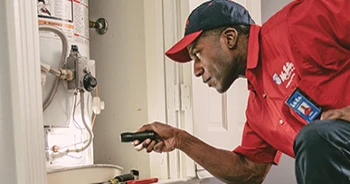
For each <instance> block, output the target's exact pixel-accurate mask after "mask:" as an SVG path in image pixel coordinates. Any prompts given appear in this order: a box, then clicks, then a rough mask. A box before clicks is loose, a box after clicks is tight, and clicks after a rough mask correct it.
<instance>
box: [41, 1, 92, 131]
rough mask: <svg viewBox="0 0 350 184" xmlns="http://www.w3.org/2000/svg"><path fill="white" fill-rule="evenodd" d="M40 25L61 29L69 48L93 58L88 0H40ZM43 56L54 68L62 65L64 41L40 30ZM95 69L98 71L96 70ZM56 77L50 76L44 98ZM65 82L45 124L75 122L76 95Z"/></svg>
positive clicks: (55, 124) (47, 111)
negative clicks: (74, 103)
mask: <svg viewBox="0 0 350 184" xmlns="http://www.w3.org/2000/svg"><path fill="white" fill-rule="evenodd" d="M37 3H38V8H37V11H38V23H39V25H51V26H54V27H56V28H58V29H60V30H61V31H62V32H63V33H64V34H65V36H66V38H67V40H68V48H69V50H70V49H71V46H72V45H76V46H77V48H78V50H79V53H80V55H81V56H82V57H86V58H87V59H88V58H89V57H90V50H89V49H90V46H89V44H90V43H89V18H88V17H89V4H88V0H37ZM39 35H40V59H41V62H43V63H47V64H49V65H50V66H51V67H53V68H59V63H60V58H61V53H62V43H61V39H60V38H59V37H58V36H57V34H55V33H52V32H45V31H40V32H39ZM92 72H94V71H92ZM54 80H55V76H53V75H47V78H46V85H45V86H44V88H43V101H44V100H45V99H47V97H48V96H49V93H50V90H51V88H52V85H53V82H54ZM65 84H66V83H64V82H61V83H60V84H59V86H58V90H57V93H56V95H55V97H54V99H53V100H52V104H55V105H50V106H49V107H47V109H45V113H44V125H47V126H68V125H69V124H70V123H71V118H70V117H71V113H72V112H71V110H67V109H72V102H73V96H72V95H71V92H69V91H68V90H67V86H65Z"/></svg>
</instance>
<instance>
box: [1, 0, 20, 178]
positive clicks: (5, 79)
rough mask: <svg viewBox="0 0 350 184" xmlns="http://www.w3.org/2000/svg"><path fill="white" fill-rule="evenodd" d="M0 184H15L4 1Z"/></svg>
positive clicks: (2, 6) (4, 6)
mask: <svg viewBox="0 0 350 184" xmlns="http://www.w3.org/2000/svg"><path fill="white" fill-rule="evenodd" d="M0 22H2V24H0V56H1V57H0V63H1V67H0V85H1V86H2V87H0V102H1V103H0V140H1V141H0V150H1V151H0V158H1V159H0V183H16V166H15V164H16V163H15V149H14V137H13V131H14V128H13V125H12V122H13V121H12V118H11V117H12V116H11V114H12V110H11V109H12V108H11V106H12V102H11V88H10V87H9V85H10V82H9V81H10V66H9V64H10V63H9V52H8V40H7V37H8V34H7V27H6V25H7V17H6V1H0Z"/></svg>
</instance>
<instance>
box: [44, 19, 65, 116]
mask: <svg viewBox="0 0 350 184" xmlns="http://www.w3.org/2000/svg"><path fill="white" fill-rule="evenodd" d="M39 30H40V31H50V32H53V33H55V34H57V35H58V36H59V37H60V38H61V41H62V55H61V61H60V64H59V68H63V67H64V64H65V62H66V58H67V53H68V39H67V37H66V36H65V35H64V33H63V32H62V31H61V30H59V29H58V28H56V27H54V26H49V25H39ZM59 80H60V79H59V78H55V81H54V84H53V86H52V88H51V91H50V93H49V96H48V97H47V98H46V99H45V101H44V104H43V110H44V111H45V110H46V109H47V107H48V106H49V105H50V104H51V102H52V100H53V98H54V96H55V95H56V93H57V90H58V84H59Z"/></svg>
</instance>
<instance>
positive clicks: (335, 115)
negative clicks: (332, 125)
mask: <svg viewBox="0 0 350 184" xmlns="http://www.w3.org/2000/svg"><path fill="white" fill-rule="evenodd" d="M341 117H342V112H341V110H330V111H326V112H324V113H322V116H321V120H325V119H341Z"/></svg>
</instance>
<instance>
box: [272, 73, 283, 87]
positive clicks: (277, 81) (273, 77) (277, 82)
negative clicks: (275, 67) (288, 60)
mask: <svg viewBox="0 0 350 184" xmlns="http://www.w3.org/2000/svg"><path fill="white" fill-rule="evenodd" d="M272 80H273V81H275V82H276V84H278V85H280V84H282V79H281V78H280V76H279V75H278V74H277V73H275V74H273V76H272Z"/></svg>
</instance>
